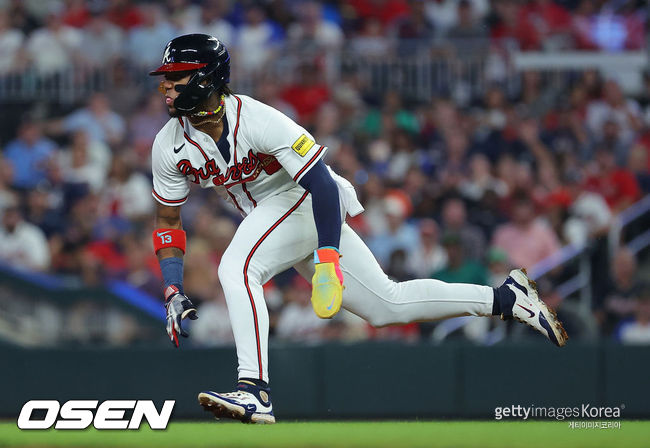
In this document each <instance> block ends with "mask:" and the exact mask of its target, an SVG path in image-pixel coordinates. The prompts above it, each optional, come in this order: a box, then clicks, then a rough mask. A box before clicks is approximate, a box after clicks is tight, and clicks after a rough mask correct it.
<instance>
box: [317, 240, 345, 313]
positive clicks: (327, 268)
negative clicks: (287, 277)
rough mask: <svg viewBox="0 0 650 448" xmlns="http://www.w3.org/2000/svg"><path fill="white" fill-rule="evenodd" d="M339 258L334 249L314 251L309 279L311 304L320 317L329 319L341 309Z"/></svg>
mask: <svg viewBox="0 0 650 448" xmlns="http://www.w3.org/2000/svg"><path fill="white" fill-rule="evenodd" d="M339 258H340V255H339V253H338V251H337V250H336V249H329V248H327V249H317V250H316V251H314V263H315V264H316V267H315V272H314V276H313V277H312V279H311V285H312V290H311V305H312V307H313V308H314V312H315V313H316V315H317V316H318V317H320V318H321V319H331V318H332V317H334V315H336V313H338V312H339V310H340V309H341V302H342V301H343V273H342V272H341V267H340V266H339Z"/></svg>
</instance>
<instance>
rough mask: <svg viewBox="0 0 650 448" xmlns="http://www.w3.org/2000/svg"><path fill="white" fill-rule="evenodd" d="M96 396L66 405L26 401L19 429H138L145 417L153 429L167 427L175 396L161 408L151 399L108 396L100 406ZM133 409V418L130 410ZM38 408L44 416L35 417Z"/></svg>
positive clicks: (48, 401)
mask: <svg viewBox="0 0 650 448" xmlns="http://www.w3.org/2000/svg"><path fill="white" fill-rule="evenodd" d="M98 403H99V401H97V400H70V401H66V402H65V403H63V406H61V405H60V404H59V402H58V401H56V400H30V401H28V402H27V403H25V404H24V405H23V408H22V409H21V411H20V415H19V416H18V427H19V428H20V429H48V428H50V427H52V425H54V428H55V429H86V428H87V427H89V426H90V425H91V424H92V425H93V426H94V427H95V428H96V429H139V428H140V423H142V419H143V418H145V419H146V420H147V422H148V423H149V426H150V427H151V429H165V428H167V424H168V423H169V418H170V417H171V414H172V410H173V409H174V404H176V401H174V400H166V401H165V403H164V404H163V407H162V409H161V410H160V412H158V410H157V409H156V405H155V404H154V403H153V401H151V400H106V401H104V402H102V403H101V404H100V405H99V407H97V404H98ZM131 409H133V412H132V413H131V418H130V419H125V418H124V414H125V413H126V411H127V410H131ZM34 411H37V412H38V414H42V412H43V411H45V417H43V418H36V417H35V416H34V415H33V414H34Z"/></svg>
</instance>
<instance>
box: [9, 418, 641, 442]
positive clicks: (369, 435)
mask: <svg viewBox="0 0 650 448" xmlns="http://www.w3.org/2000/svg"><path fill="white" fill-rule="evenodd" d="M144 427H146V425H143V429H141V430H139V431H97V430H94V429H92V430H85V431H54V430H48V431H21V430H19V429H18V428H17V427H16V424H15V423H14V422H2V423H0V447H55V446H56V447H59V446H65V447H168V446H169V447H172V446H173V447H175V448H179V447H182V448H185V447H208V446H209V447H229V448H230V447H265V448H266V447H283V448H290V447H300V448H311V447H313V448H316V447H327V448H338V447H369V448H370V447H372V448H381V447H391V448H402V447H427V448H429V447H449V448H452V447H453V448H466V447H472V448H473V447H477V448H497V447H498V448H509V447H513V448H514V447H525V448H536V447H540V448H542V447H543V448H579V447H607V448H611V447H617V448H621V447H647V446H648V444H649V442H648V436H649V435H650V422H648V421H623V422H622V423H621V428H620V429H571V428H569V424H568V422H566V421H564V422H532V421H529V422H485V421H480V422H473V421H452V422H444V421H423V422H397V421H379V422H281V423H278V424H275V425H269V426H263V425H259V426H253V425H242V424H240V423H220V422H215V423H212V422H205V423H193V422H186V423H171V424H170V425H169V428H168V429H167V430H165V431H152V430H150V429H148V427H147V429H144Z"/></svg>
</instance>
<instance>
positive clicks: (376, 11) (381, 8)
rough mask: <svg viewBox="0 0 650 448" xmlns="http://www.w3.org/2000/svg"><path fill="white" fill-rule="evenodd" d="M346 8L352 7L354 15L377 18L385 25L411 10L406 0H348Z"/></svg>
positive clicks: (363, 17) (361, 17)
mask: <svg viewBox="0 0 650 448" xmlns="http://www.w3.org/2000/svg"><path fill="white" fill-rule="evenodd" d="M343 3H346V4H347V5H346V6H343V8H345V9H348V8H349V9H350V10H351V11H352V15H354V16H355V17H356V18H359V19H368V18H376V19H379V20H380V21H381V23H382V24H383V25H384V26H385V25H389V24H391V23H393V22H394V21H395V20H396V19H399V18H401V17H404V16H406V15H407V14H408V12H409V4H408V2H407V1H406V0H347V1H345V2H343Z"/></svg>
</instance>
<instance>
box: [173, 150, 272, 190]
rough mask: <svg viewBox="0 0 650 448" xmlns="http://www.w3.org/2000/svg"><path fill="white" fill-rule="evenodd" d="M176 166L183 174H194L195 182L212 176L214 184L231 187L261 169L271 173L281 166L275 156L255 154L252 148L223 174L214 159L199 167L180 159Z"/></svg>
mask: <svg viewBox="0 0 650 448" xmlns="http://www.w3.org/2000/svg"><path fill="white" fill-rule="evenodd" d="M176 168H178V171H179V172H180V173H181V174H182V175H184V176H194V179H192V180H191V181H192V182H193V183H195V184H198V183H199V182H200V181H201V180H207V179H210V178H212V183H213V184H214V185H224V186H225V187H231V186H233V185H237V184H241V183H245V182H251V181H253V180H255V179H257V177H258V176H259V175H260V173H261V172H262V170H263V171H264V172H265V173H266V174H273V173H275V172H277V171H278V170H279V169H280V168H281V165H280V163H279V162H278V160H277V159H276V158H275V157H273V156H270V155H268V154H257V155H256V154H255V153H254V152H253V150H252V149H249V150H248V154H247V155H246V156H245V157H244V158H243V159H242V160H241V161H240V162H235V164H234V165H230V166H229V167H228V169H227V170H226V173H225V174H222V173H221V169H220V168H219V167H218V166H217V162H216V161H215V160H214V159H210V160H208V161H207V162H205V164H203V166H202V167H200V168H196V167H194V166H192V163H191V162H190V161H189V160H187V159H182V160H180V161H179V162H178V163H177V164H176Z"/></svg>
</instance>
